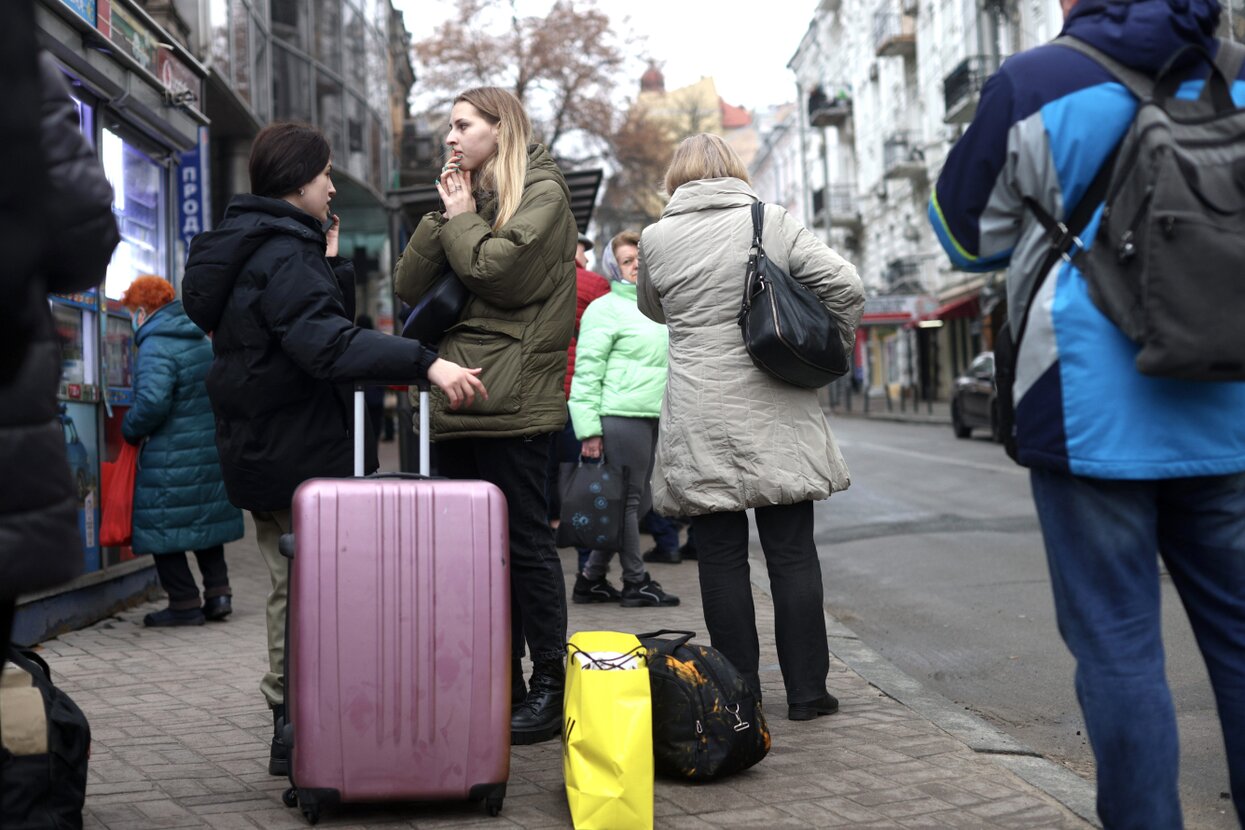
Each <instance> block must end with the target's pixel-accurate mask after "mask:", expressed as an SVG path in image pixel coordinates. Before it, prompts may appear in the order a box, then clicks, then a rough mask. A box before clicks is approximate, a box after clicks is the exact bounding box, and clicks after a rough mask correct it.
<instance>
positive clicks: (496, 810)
mask: <svg viewBox="0 0 1245 830" xmlns="http://www.w3.org/2000/svg"><path fill="white" fill-rule="evenodd" d="M501 801H502V800H501V796H497V797H495V798H486V799H485V800H484V812H486V813H488V814H489V815H490V816H492V817H494V818H496V817H497V816H498V815H500V814H501Z"/></svg>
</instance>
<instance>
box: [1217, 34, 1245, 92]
mask: <svg viewBox="0 0 1245 830" xmlns="http://www.w3.org/2000/svg"><path fill="white" fill-rule="evenodd" d="M1218 40H1219V51H1218V52H1216V53H1215V67H1216V68H1218V70H1219V71H1220V72H1222V73H1223V79H1224V80H1225V81H1227V82H1228V92H1229V93H1231V91H1232V84H1234V83H1236V79H1237V77H1238V76H1239V75H1240V74H1241V66H1243V65H1245V45H1242V44H1240V43H1236V42H1235V41H1231V40H1225V39H1224V38H1219V39H1218Z"/></svg>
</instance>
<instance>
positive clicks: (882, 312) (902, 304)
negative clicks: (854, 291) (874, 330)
mask: <svg viewBox="0 0 1245 830" xmlns="http://www.w3.org/2000/svg"><path fill="white" fill-rule="evenodd" d="M937 308H938V301H937V300H935V299H934V298H933V297H930V296H928V295H925V294H888V295H884V296H881V297H870V298H869V299H867V300H865V312H864V318H863V320H862V322H863V323H864V324H869V323H904V322H908V321H912V320H917V319H919V318H920V317H922V316H924V315H926V314H929V313H930V312H932V311H935V310H936V309H937Z"/></svg>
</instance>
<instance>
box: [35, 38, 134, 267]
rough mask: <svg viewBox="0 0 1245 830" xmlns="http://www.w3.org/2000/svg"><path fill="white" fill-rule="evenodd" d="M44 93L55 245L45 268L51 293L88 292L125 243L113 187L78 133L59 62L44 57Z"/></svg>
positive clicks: (45, 144) (49, 200)
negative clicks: (115, 213)
mask: <svg viewBox="0 0 1245 830" xmlns="http://www.w3.org/2000/svg"><path fill="white" fill-rule="evenodd" d="M39 80H40V85H41V86H42V89H43V104H42V111H41V114H40V132H41V133H42V135H43V155H44V161H45V163H46V165H47V194H46V198H45V201H44V207H45V209H46V212H47V220H48V225H47V226H48V229H49V231H50V234H51V237H52V239H51V245H50V249H49V253H48V255H47V256H46V257H45V258H44V259H45V261H44V263H43V266H42V268H41V271H42V275H43V277H44V279H45V280H46V283H47V289H48V290H49V291H83V290H85V289H87V288H91V287H92V286H95V285H98V284H99V283H101V282H102V281H103V279H104V273H105V272H106V271H107V269H108V261H109V260H110V259H111V258H112V252H113V249H114V248H116V247H117V243H118V242H120V241H121V237H120V235H119V234H118V232H117V222H116V219H114V218H113V215H112V185H110V184H109V183H108V179H107V178H106V177H105V176H104V169H103V168H102V167H101V166H100V164H99V161H98V160H97V159H96V158H95V151H94V150H92V149H91V145H90V144H88V143H87V140H86V138H85V137H84V136H83V135H82V132H81V131H80V130H79V129H78V114H77V111H76V110H75V109H74V105H73V101H71V100H70V98H69V90H68V88H67V87H66V86H65V80H64V77H63V76H62V75H61V71H60V69H58V68H57V66H56V61H55V60H53V59H52V56H51V55H49V54H48V53H47V52H41V53H40V54H39Z"/></svg>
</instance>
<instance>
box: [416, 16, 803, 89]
mask: <svg viewBox="0 0 1245 830" xmlns="http://www.w3.org/2000/svg"><path fill="white" fill-rule="evenodd" d="M551 5H552V0H518V6H519V11H520V13H521V14H525V15H543V14H544V13H545V12H547V11H548V9H549V7H550V6H551ZM597 5H598V7H599V8H600V9H601V10H602V11H604V12H605V13H606V14H608V15H609V17H610V19H611V20H613V21H615V22H616V23H617V24H618V25H620V26H621V25H623V20H624V19H625V18H629V20H630V26H631V29H632V31H633V33H635V34H637V35H641V36H643V38H644V40H645V42H646V48H647V51H648V53H649V54H650V55H651V56H652V57H653V58H655V59H657V60H658V61H659V62H662V63H663V71H664V72H665V75H666V88H667V89H677V88H678V87H681V86H686V85H687V84H690V83H694V82H695V81H697V80H699V79H700V77H701V76H702V75H709V76H712V77H713V79H714V81H715V82H716V83H717V88H718V94H719V95H721V96H722V97H723V98H724V99H725V100H726V101H727V103H730V104H735V105H736V106H742V107H747V108H748V109H750V110H758V109H762V108H764V107H766V106H768V105H770V104H781V103H785V102H787V101H791V100H793V99H794V98H795V76H794V75H793V74H792V73H791V71H790V70H788V69H787V61H789V60H790V59H791V56H792V55H793V54H795V50H796V47H798V46H799V45H800V38H802V37H803V36H804V32H805V30H806V29H807V28H808V24H809V21H811V20H812V18H813V10H814V9H815V8H816V6H817V0H762V2H751V3H732V2H729V0H597ZM394 6H395V7H397V8H398V9H399V10H401V11H402V13H403V16H404V18H405V20H406V26H407V28H408V29H409V30H410V31H411V35H412V37H413V38H414V39H415V40H421V39H423V38H425V37H427V36H428V34H429V33H430V32H431V31H432V28H433V27H434V26H435V25H436V24H438V23H440V22H441V21H442V20H444V19H445V18H446V17H448V16H449V15H450V12H451V10H452V9H453V8H454V4H453V2H452V0H394ZM640 71H643V66H641V67H640ZM620 88H621V91H622V92H623V93H624V94H626V95H627V96H633V95H634V94H635V92H636V91H638V89H639V76H638V74H637V76H636V78H635V79H634V80H633V81H632V82H631V83H630V84H628V83H626V82H624V83H622V84H620Z"/></svg>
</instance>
